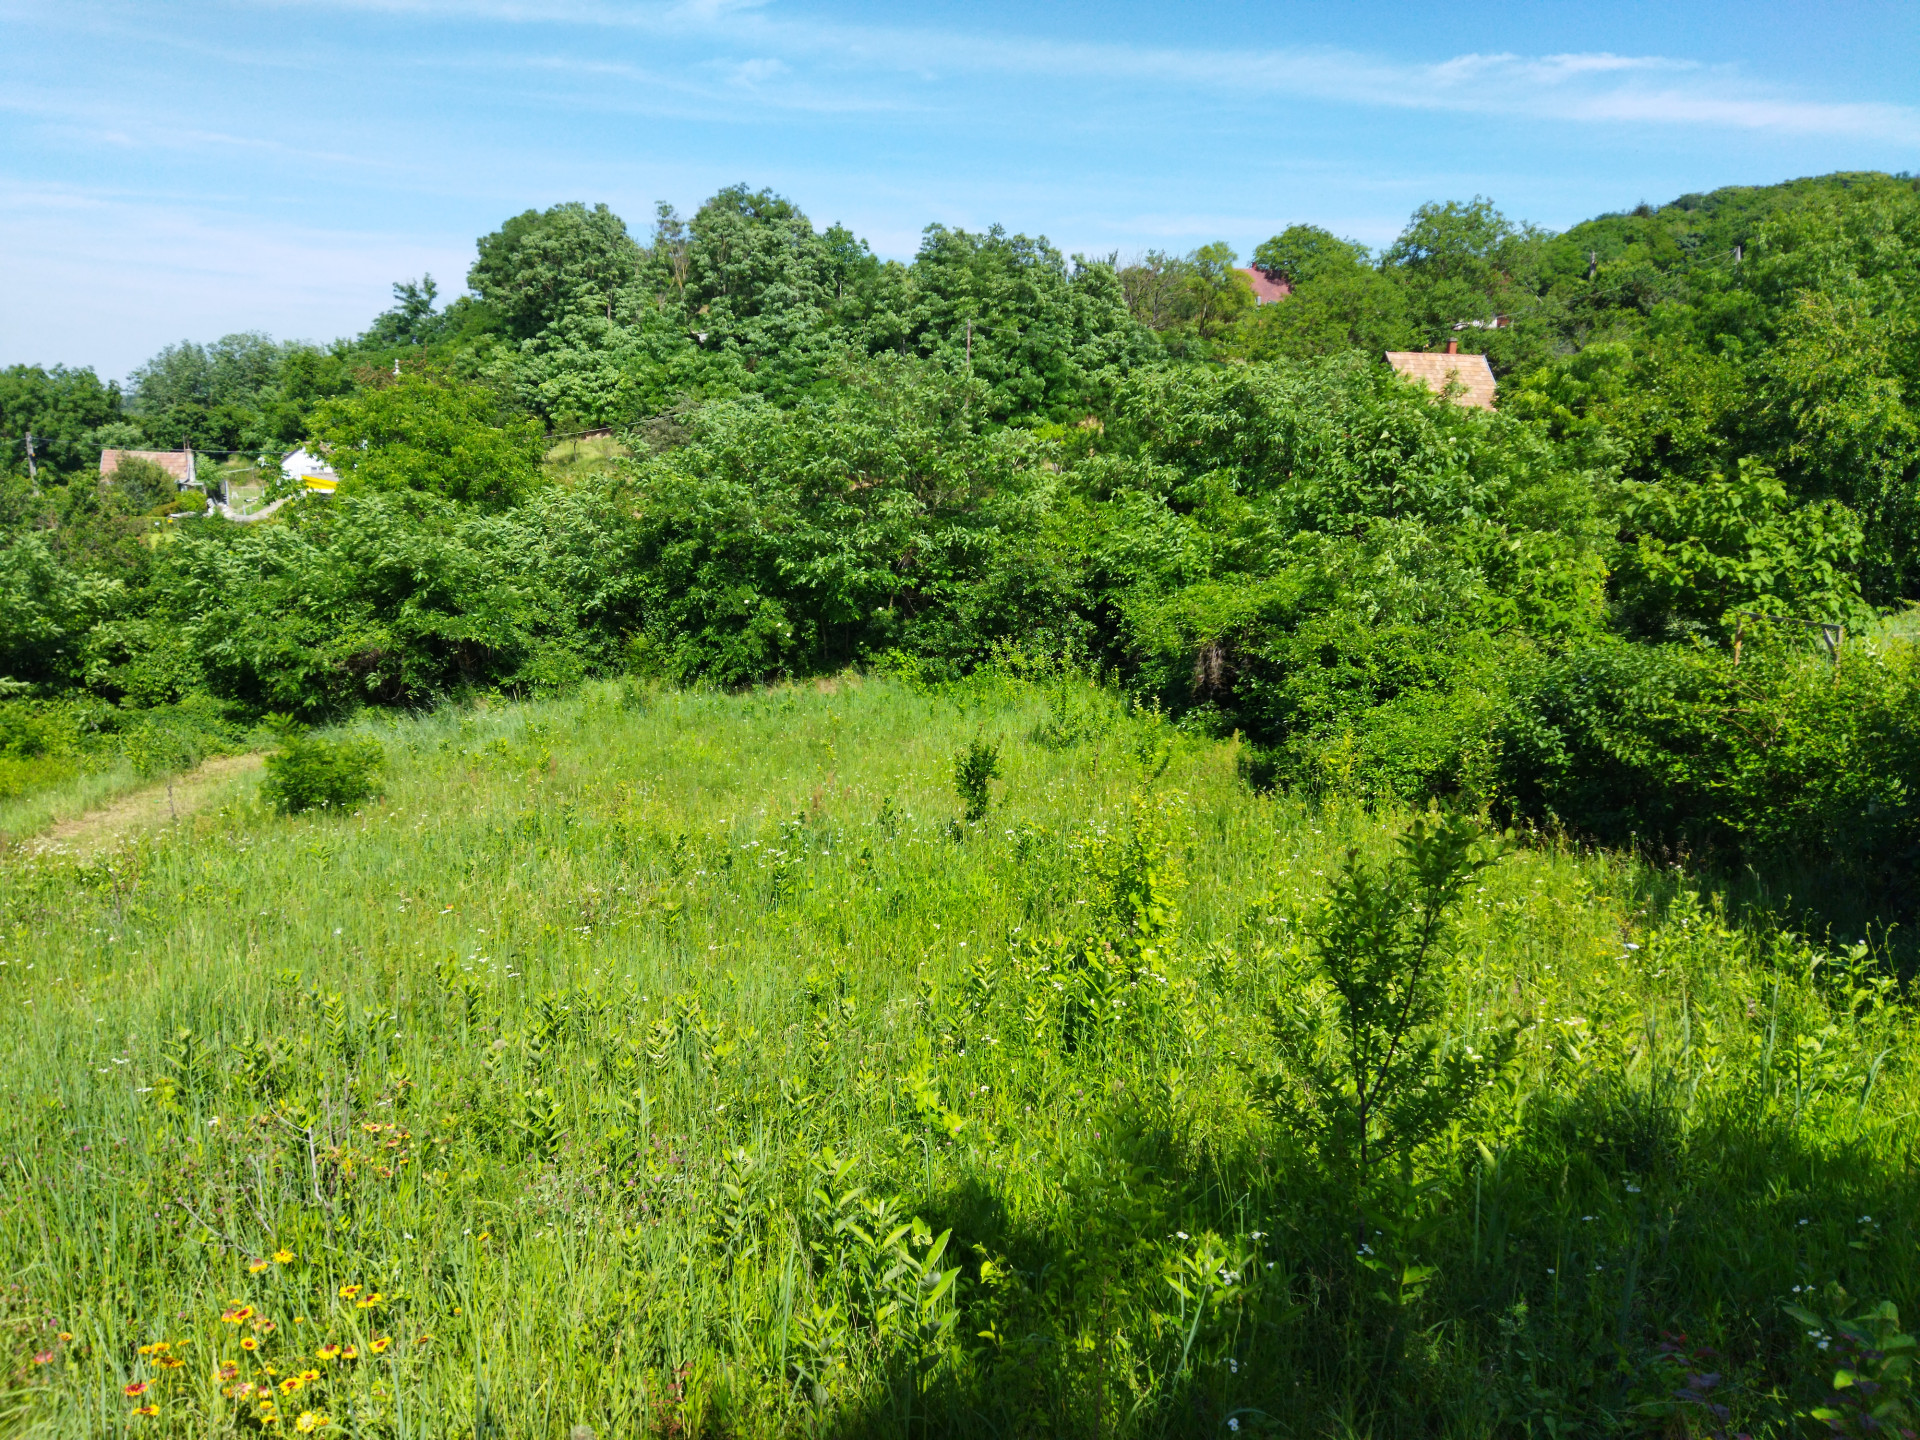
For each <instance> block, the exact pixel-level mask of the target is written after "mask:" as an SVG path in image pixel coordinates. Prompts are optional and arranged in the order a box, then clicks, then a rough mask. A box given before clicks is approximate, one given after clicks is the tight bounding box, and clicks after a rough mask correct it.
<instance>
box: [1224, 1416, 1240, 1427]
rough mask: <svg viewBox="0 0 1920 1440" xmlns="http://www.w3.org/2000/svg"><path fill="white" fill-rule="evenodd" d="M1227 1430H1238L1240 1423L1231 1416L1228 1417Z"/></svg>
mask: <svg viewBox="0 0 1920 1440" xmlns="http://www.w3.org/2000/svg"><path fill="white" fill-rule="evenodd" d="M1227 1428H1228V1429H1229V1430H1238V1429H1239V1428H1240V1422H1239V1421H1238V1420H1237V1419H1235V1418H1234V1417H1233V1416H1231V1415H1229V1416H1228V1417H1227Z"/></svg>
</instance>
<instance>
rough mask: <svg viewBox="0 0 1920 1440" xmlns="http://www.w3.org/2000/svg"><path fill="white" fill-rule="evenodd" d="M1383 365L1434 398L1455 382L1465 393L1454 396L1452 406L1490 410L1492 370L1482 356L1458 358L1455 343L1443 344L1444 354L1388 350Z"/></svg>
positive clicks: (1459, 354)
mask: <svg viewBox="0 0 1920 1440" xmlns="http://www.w3.org/2000/svg"><path fill="white" fill-rule="evenodd" d="M1387 363H1388V364H1389V365H1391V366H1392V367H1393V368H1394V369H1395V370H1396V371H1398V372H1399V373H1400V374H1402V375H1404V376H1406V377H1407V378H1408V379H1409V380H1418V381H1419V382H1420V383H1421V384H1422V385H1424V386H1426V387H1427V389H1429V390H1431V391H1433V393H1434V394H1436V395H1438V394H1440V393H1441V392H1442V391H1444V390H1445V389H1446V388H1447V386H1448V385H1449V384H1450V383H1453V382H1456V381H1457V382H1458V383H1459V384H1460V385H1462V386H1464V387H1465V392H1464V393H1463V394H1459V395H1456V396H1455V397H1454V403H1456V404H1459V405H1469V406H1472V407H1473V408H1474V409H1477V410H1491V409H1493V392H1494V383H1493V368H1492V367H1491V366H1489V365H1488V364H1487V357H1486V356H1484V355H1462V354H1461V353H1460V342H1459V341H1458V340H1449V341H1447V348H1446V349H1445V350H1389V351H1387Z"/></svg>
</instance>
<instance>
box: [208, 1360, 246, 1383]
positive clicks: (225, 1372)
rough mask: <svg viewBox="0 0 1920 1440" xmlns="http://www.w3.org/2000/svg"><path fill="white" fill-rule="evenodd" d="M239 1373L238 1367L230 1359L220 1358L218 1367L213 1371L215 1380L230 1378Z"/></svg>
mask: <svg viewBox="0 0 1920 1440" xmlns="http://www.w3.org/2000/svg"><path fill="white" fill-rule="evenodd" d="M239 1373H240V1367H239V1366H238V1365H236V1364H234V1363H233V1361H231V1360H222V1361H221V1362H220V1368H219V1369H218V1370H216V1371H215V1372H214V1378H215V1379H216V1380H231V1379H233V1377H234V1376H236V1375H238V1374H239Z"/></svg>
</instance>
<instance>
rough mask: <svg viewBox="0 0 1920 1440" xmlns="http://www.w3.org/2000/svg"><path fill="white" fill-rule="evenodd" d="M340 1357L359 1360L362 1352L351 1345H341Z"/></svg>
mask: <svg viewBox="0 0 1920 1440" xmlns="http://www.w3.org/2000/svg"><path fill="white" fill-rule="evenodd" d="M340 1358H341V1359H342V1360H358V1359H359V1358H360V1352H359V1351H358V1350H356V1349H354V1348H353V1346H351V1345H345V1346H342V1347H341V1350H340Z"/></svg>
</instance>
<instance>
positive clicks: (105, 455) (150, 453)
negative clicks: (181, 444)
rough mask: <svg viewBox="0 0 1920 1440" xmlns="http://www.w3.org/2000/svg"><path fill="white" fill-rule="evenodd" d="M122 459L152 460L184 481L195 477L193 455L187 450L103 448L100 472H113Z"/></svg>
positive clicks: (103, 473) (105, 473)
mask: <svg viewBox="0 0 1920 1440" xmlns="http://www.w3.org/2000/svg"><path fill="white" fill-rule="evenodd" d="M122 460H151V461H152V462H153V463H154V464H156V465H158V466H159V467H160V468H161V469H162V470H164V471H166V472H167V473H168V474H169V475H171V476H173V478H174V479H176V480H178V481H181V482H182V483H184V482H186V481H187V480H190V479H192V478H193V457H192V456H191V455H190V454H188V453H187V452H186V451H185V450H102V451H101V452H100V473H101V474H102V475H111V474H113V472H114V471H116V470H118V469H119V468H120V462H121V461H122Z"/></svg>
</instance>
